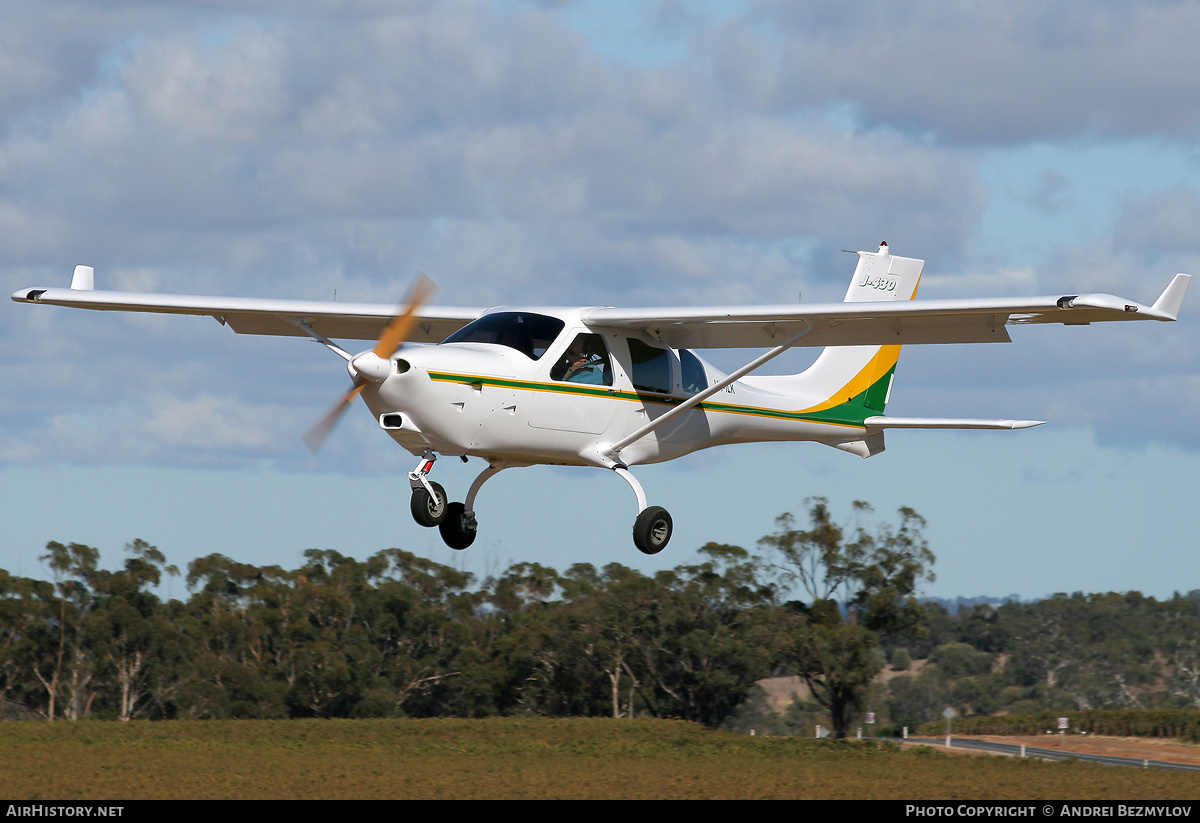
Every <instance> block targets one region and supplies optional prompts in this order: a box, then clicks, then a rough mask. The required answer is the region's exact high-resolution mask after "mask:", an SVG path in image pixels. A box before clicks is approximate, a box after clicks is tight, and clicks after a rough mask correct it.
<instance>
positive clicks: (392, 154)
mask: <svg viewBox="0 0 1200 823" xmlns="http://www.w3.org/2000/svg"><path fill="white" fill-rule="evenodd" d="M1082 8H1083V7H1082V6H1081V5H1079V4H1076V3H1067V2H1057V3H1053V4H1051V5H1050V6H1046V7H1044V8H1042V7H1032V6H1022V5H1018V6H1011V4H1008V5H1004V6H1000V5H999V4H987V3H985V4H976V5H973V6H964V7H961V8H958V9H954V10H949V11H947V10H945V9H944V8H942V7H939V6H936V5H935V4H926V3H923V2H919V3H917V4H915V5H914V4H906V5H905V6H903V7H901V6H896V5H895V4H888V3H878V4H876V3H868V4H857V5H855V6H844V5H843V6H831V5H829V4H817V3H767V2H764V3H748V4H747V5H746V7H745V9H744V10H743V11H741V12H738V13H735V14H732V15H729V16H727V17H725V18H724V19H723V20H719V21H718V20H716V19H715V18H710V17H707V16H704V15H697V14H693V13H687V14H684V13H682V12H680V11H679V10H678V9H675V8H673V7H672V6H671V4H662V5H660V6H659V7H657V8H656V9H655V10H653V13H648V14H647V16H646V17H645V18H644V19H643V24H644V25H648V26H651V27H653V30H654V36H656V37H676V38H679V39H678V42H677V45H680V48H679V49H678V50H677V53H678V55H679V57H678V58H677V59H671V60H665V61H660V62H658V63H656V64H651V65H642V64H638V63H637V62H636V61H626V60H622V59H620V58H619V57H613V56H612V55H611V54H605V55H602V54H601V53H599V51H597V49H596V48H595V47H594V46H593V44H592V43H591V42H590V41H589V39H588V37H587V36H586V34H585V33H583V32H581V31H579V30H577V29H576V28H575V27H573V26H572V25H571V24H570V22H569V19H568V15H567V14H565V13H564V11H563V9H564V7H563V6H561V5H560V4H555V3H512V4H505V3H493V2H483V0H478V1H477V2H456V3H453V4H446V3H427V2H409V3H394V2H388V3H382V2H380V3H360V4H351V5H346V4H343V3H336V2H331V3H319V2H313V3H307V4H294V3H282V2H273V1H272V0H259V2H248V3H240V4H228V3H224V2H217V1H216V0H214V2H200V1H199V0H197V1H196V2H191V3H187V4H174V5H170V6H164V5H162V4H159V3H154V2H149V0H147V1H146V2H136V1H135V0H130V1H129V2H125V3H111V4H103V7H100V6H96V4H84V3H70V2H62V3H55V4H45V3H39V4H33V3H25V2H20V0H19V1H18V2H16V3H13V4H8V5H6V6H5V10H4V11H3V12H0V22H3V23H4V24H5V27H0V28H2V30H3V34H0V74H4V76H5V77H10V76H11V77H20V78H23V82H24V83H25V84H27V85H26V86H25V87H23V88H18V87H20V86H21V84H20V83H12V84H7V85H6V86H5V88H4V89H3V90H0V125H2V128H0V235H2V236H4V237H5V242H4V243H3V244H0V277H3V279H4V282H5V283H7V284H8V285H9V287H10V289H9V290H10V291H12V290H15V289H16V288H19V287H22V286H28V285H43V284H44V285H65V284H66V282H68V278H69V276H70V269H71V267H72V266H73V265H74V264H76V263H86V264H91V265H94V266H96V268H97V283H98V286H99V287H101V288H121V289H131V290H160V291H169V292H170V291H174V292H196V293H224V294H241V295H249V296H259V295H271V296H280V297H299V298H311V299H330V298H332V297H333V296H334V293H335V292H336V294H337V296H338V299H342V300H369V301H379V302H392V301H395V300H398V299H399V298H400V296H401V295H402V294H403V293H404V291H405V287H406V285H407V283H408V282H409V280H410V279H411V278H412V276H413V275H414V273H415V272H416V271H417V270H425V271H427V272H429V273H430V274H431V275H432V276H433V277H434V279H435V280H436V281H437V282H438V284H439V286H440V288H441V290H440V293H439V295H438V300H439V301H443V302H447V303H452V304H468V305H472V304H474V305H496V304H538V303H562V304H572V303H586V304H593V305H600V304H607V305H680V304H705V303H761V302H792V301H794V300H795V299H796V295H797V293H798V292H800V291H803V292H804V295H805V299H806V300H810V301H811V300H817V299H824V300H836V299H839V297H840V294H841V292H842V290H843V289H844V283H845V280H846V279H847V277H848V275H849V271H850V266H851V264H852V262H853V259H852V258H849V257H848V256H846V255H841V254H839V253H838V250H839V249H842V248H852V249H853V248H864V247H866V248H871V247H873V246H874V244H876V243H878V241H879V240H881V239H887V240H889V241H890V242H891V243H892V244H893V248H894V250H895V251H896V252H897V253H900V254H906V255H912V256H919V257H925V258H927V259H929V260H930V265H929V269H930V277H929V281H928V285H929V286H931V287H933V288H934V290H937V289H943V290H945V291H946V292H947V293H955V294H959V295H961V294H963V293H964V290H965V291H966V292H969V293H972V294H980V293H984V292H986V291H990V290H992V289H993V287H994V288H995V290H998V291H1002V292H1004V293H1012V292H1028V291H1031V290H1035V289H1034V287H1038V288H1037V289H1036V290H1051V289H1055V288H1058V287H1059V286H1060V284H1061V285H1063V287H1071V286H1077V285H1086V286H1088V287H1089V288H1100V287H1103V288H1105V289H1106V290H1113V291H1116V292H1117V293H1122V292H1123V291H1128V286H1129V285H1130V283H1140V281H1139V280H1138V278H1139V277H1141V276H1142V275H1143V274H1144V273H1145V271H1146V270H1147V268H1148V262H1149V259H1148V257H1147V255H1149V254H1151V251H1150V250H1152V249H1158V250H1159V252H1157V253H1158V254H1159V255H1160V258H1158V259H1155V260H1154V261H1152V262H1153V263H1154V266H1153V267H1151V268H1152V270H1153V272H1154V277H1153V278H1152V281H1153V285H1148V287H1147V288H1148V289H1157V288H1161V286H1160V285H1159V280H1160V279H1161V278H1160V277H1159V271H1158V269H1159V267H1160V265H1162V264H1164V260H1166V259H1167V258H1169V259H1170V261H1171V262H1172V263H1174V262H1178V263H1179V265H1180V266H1184V265H1187V264H1188V263H1189V260H1194V256H1195V253H1196V249H1195V246H1194V243H1192V244H1191V245H1189V243H1190V242H1191V241H1181V240H1180V239H1179V237H1180V236H1182V234H1183V233H1184V232H1185V231H1186V230H1187V227H1188V226H1190V225H1195V223H1196V220H1195V219H1194V218H1195V217H1196V216H1197V214H1196V212H1197V209H1198V208H1200V207H1198V206H1197V198H1196V193H1195V192H1196V189H1195V188H1194V187H1191V186H1189V185H1187V184H1180V185H1179V186H1176V187H1174V188H1167V189H1164V190H1161V191H1148V192H1140V193H1129V194H1128V195H1127V196H1126V198H1125V199H1124V200H1123V201H1122V206H1121V213H1120V215H1119V216H1118V218H1117V223H1116V225H1115V227H1114V230H1113V231H1112V232H1111V233H1109V234H1108V235H1105V236H1100V237H1096V238H1095V239H1094V242H1092V243H1091V244H1089V245H1086V246H1072V247H1070V248H1067V247H1061V246H1060V247H1058V248H1057V249H1056V252H1055V256H1054V257H1053V259H1049V260H1042V261H1039V263H1038V264H1037V265H1027V266H1026V265H1023V266H1011V265H1006V264H997V263H995V262H994V261H989V260H979V259H976V258H975V257H973V254H974V252H973V249H974V243H975V241H976V240H977V239H978V233H979V231H980V222H981V219H982V216H983V215H984V214H985V212H986V210H987V208H988V206H989V198H990V192H989V191H988V188H987V186H986V185H985V183H984V181H983V176H982V174H981V172H980V162H981V157H982V156H983V152H984V151H986V147H987V146H990V145H996V144H1005V143H1012V142H1014V141H1021V140H1033V139H1039V140H1053V139H1056V138H1057V137H1059V136H1063V135H1079V134H1090V133H1094V132H1098V131H1099V132H1104V133H1107V134H1112V135H1116V136H1120V135H1122V134H1142V133H1157V134H1161V135H1165V136H1166V138H1167V139H1171V138H1172V137H1174V136H1177V135H1180V134H1186V133H1189V132H1188V130H1189V129H1194V126H1195V122H1194V118H1195V117H1196V116H1197V115H1196V113H1195V112H1194V111H1192V110H1191V109H1189V108H1188V107H1186V106H1177V105H1167V104H1166V103H1165V102H1164V101H1167V100H1172V99H1174V100H1178V99H1188V97H1187V95H1189V94H1191V95H1192V96H1194V91H1193V90H1192V86H1193V85H1194V84H1195V83H1197V82H1200V80H1197V77H1200V72H1196V71H1194V68H1195V67H1194V65H1193V66H1191V69H1193V70H1190V71H1184V69H1185V68H1187V65H1185V64H1189V63H1194V61H1195V58H1194V57H1193V56H1192V50H1191V48H1190V44H1189V48H1188V50H1187V51H1186V52H1184V51H1182V40H1181V38H1183V36H1184V35H1183V34H1182V33H1181V32H1182V31H1183V30H1184V29H1186V28H1187V27H1188V26H1189V25H1191V19H1192V16H1194V15H1195V14H1196V12H1195V10H1194V9H1193V8H1192V7H1191V6H1188V5H1181V4H1171V3H1163V4H1157V5H1147V4H1141V5H1136V6H1131V7H1129V8H1126V7H1125V6H1118V5H1115V4H1112V5H1100V6H1096V5H1089V6H1088V7H1087V10H1088V11H1087V15H1084V14H1083V13H1082V12H1079V14H1078V15H1076V14H1074V12H1076V11H1079V10H1080V9H1082ZM1089 15H1090V16H1091V17H1093V18H1094V19H1091V20H1089V21H1084V22H1081V21H1079V20H1077V19H1075V18H1076V17H1081V16H1089ZM1118 31H1119V32H1121V34H1122V35H1123V36H1122V37H1116V36H1115V35H1114V32H1118ZM64 32H70V34H69V36H68V35H67V34H64ZM1150 43H1156V44H1157V46H1156V52H1155V54H1154V55H1153V57H1154V59H1153V60H1152V59H1151V57H1152V55H1150V51H1149V48H1150V47H1149V45H1148V44H1150ZM6 45H7V46H11V48H6ZM5 61H7V62H5ZM6 67H8V68H10V69H11V71H12V74H11V75H9V74H7V73H5V68H6ZM1152 80H1153V81H1154V83H1155V84H1157V85H1155V86H1154V88H1151V87H1150V86H1151V81H1152ZM1074 195H1075V191H1074V189H1073V188H1072V187H1071V185H1070V182H1069V180H1068V179H1067V178H1066V177H1065V176H1064V175H1062V174H1060V173H1059V172H1058V171H1056V170H1054V169H1046V170H1045V172H1044V173H1043V174H1042V176H1041V177H1040V178H1039V180H1038V182H1037V184H1036V185H1035V186H1034V187H1032V188H1030V189H1029V190H1028V191H1027V192H1026V194H1025V199H1024V202H1025V203H1026V204H1027V205H1031V207H1033V208H1035V209H1040V213H1043V214H1050V213H1061V212H1065V211H1069V210H1070V209H1071V208H1072V207H1073V206H1074V204H1075V197H1074ZM1187 237H1193V234H1192V233H1190V232H1188V233H1187ZM1164 249H1165V251H1163V250H1164ZM1189 255H1191V256H1192V257H1191V258H1189ZM1179 270H1183V269H1182V268H1181V269H1179ZM1146 282H1147V283H1150V281H1149V280H1148V281H1146ZM1154 293H1157V291H1154ZM1128 296H1131V297H1134V298H1138V299H1141V298H1142V297H1143V295H1141V294H1130V295H1128ZM1145 296H1151V295H1145ZM6 305H7V308H2V309H0V311H3V312H5V314H4V315H3V317H4V322H3V323H0V354H3V355H4V364H5V365H3V366H0V380H2V381H3V385H4V387H5V391H4V392H3V393H0V426H2V427H3V428H2V430H0V454H2V455H3V456H4V459H7V460H10V461H36V460H38V459H74V460H80V461H95V462H104V461H106V460H115V461H120V460H145V461H151V462H153V461H161V462H167V463H169V462H183V463H192V464H196V463H204V462H206V461H211V460H231V461H237V460H259V459H270V460H275V461H278V462H279V463H281V464H287V465H291V466H302V465H306V464H305V463H304V462H303V461H304V460H305V459H307V458H305V457H304V456H298V455H297V453H296V451H295V447H296V441H295V439H294V436H298V434H299V432H300V431H302V430H303V429H304V428H305V427H306V426H307V425H308V423H310V422H311V421H312V420H314V419H315V418H316V417H317V415H319V414H320V413H321V412H322V411H323V410H324V408H325V406H326V404H327V403H329V402H332V399H333V398H334V397H335V396H336V393H337V392H338V391H339V390H342V389H344V386H345V382H346V377H345V372H344V367H343V365H342V363H341V361H340V360H338V359H337V358H336V357H332V356H331V355H329V354H328V352H325V351H324V350H322V349H321V348H320V347H317V346H315V345H308V344H306V343H305V342H303V341H297V340H266V339H261V338H243V337H235V336H234V335H232V334H230V333H229V331H228V330H227V329H221V328H219V327H217V326H216V324H214V323H212V322H211V321H208V320H204V321H200V320H194V319H185V318H144V317H143V318H130V317H116V316H113V315H90V314H87V313H82V312H67V311H58V312H56V311H54V310H50V309H37V308H36V307H28V306H14V305H12V304H6ZM1070 345H1072V344H1070V343H1060V342H1053V341H1048V342H1047V343H1046V349H1039V350H1037V351H1038V352H1040V356H1043V357H1047V356H1048V357H1050V358H1051V359H1053V358H1054V357H1057V356H1060V355H1061V356H1065V355H1066V354H1068V353H1069V347H1070ZM1057 346H1062V347H1064V348H1061V349H1058V348H1055V347H1057ZM1047 350H1048V351H1049V354H1047V353H1046V351H1047ZM1129 351H1130V352H1132V353H1131V354H1128V355H1124V354H1122V355H1119V356H1120V357H1126V356H1128V357H1135V358H1139V359H1140V362H1142V363H1146V362H1153V361H1154V360H1155V358H1156V357H1157V358H1158V359H1159V360H1162V357H1161V354H1162V352H1161V351H1160V350H1158V349H1153V350H1151V351H1141V350H1140V349H1139V348H1138V347H1137V346H1133V347H1130V348H1129ZM1031 356H1033V355H1031ZM924 362H926V361H923V360H921V359H917V360H916V361H915V363H914V366H913V367H912V368H911V370H910V371H909V372H908V374H909V375H910V376H911V378H912V383H911V384H912V385H913V386H916V387H920V386H922V385H925V382H924V381H925V380H926V378H928V383H929V385H930V386H932V385H933V384H934V383H935V381H936V380H937V379H943V378H944V372H942V373H939V372H938V369H937V368H936V367H933V366H926V365H922V363H924ZM1118 362H1124V361H1118ZM1015 363H1016V365H1015V366H1010V367H1005V366H1002V365H1001V364H1000V361H997V364H996V366H995V367H994V368H993V369H991V370H990V372H989V378H990V379H991V380H992V381H993V382H995V381H997V380H999V381H1001V382H1005V381H1007V383H1006V385H1010V386H1011V385H1017V384H1019V383H1020V381H1021V380H1022V377H1021V375H1020V374H1019V373H1018V372H1017V371H1014V370H1019V369H1020V366H1021V363H1022V360H1021V359H1020V358H1018V359H1017V360H1016V361H1015ZM1106 365H1110V366H1111V365H1112V364H1111V363H1108V364H1106ZM1039 374H1043V378H1042V379H1050V378H1048V377H1045V375H1044V373H1041V372H1039ZM1014 375H1015V376H1014ZM1080 379H1083V378H1080ZM1088 379H1092V377H1089V378H1088ZM1152 388H1154V386H1149V388H1148V389H1147V390H1150V389H1152ZM1061 389H1062V386H1061V385H1059V386H1058V387H1057V389H1056V390H1061ZM930 390H931V391H932V389H930ZM920 391H923V389H920V390H918V391H917V392H916V394H915V395H914V396H915V397H918V398H919V397H920V396H921V395H920ZM1048 396H1049V395H1048ZM1121 408H1123V407H1121ZM945 411H946V410H945V409H942V408H939V407H938V406H936V405H931V406H927V407H925V408H922V409H919V410H918V409H910V413H914V414H923V415H928V414H939V413H944V412H945ZM983 413H984V414H985V415H988V416H990V415H991V412H983ZM1035 413H1036V410H1035ZM1127 413H1130V414H1131V413H1132V411H1130V410H1129V409H1124V410H1123V411H1114V412H1113V416H1112V418H1111V419H1112V420H1114V421H1115V420H1117V419H1119V418H1120V419H1123V418H1122V417H1121V416H1122V415H1125V414H1127ZM1197 416H1200V412H1197ZM370 422H371V421H370V420H369V419H368V418H366V417H365V416H364V419H363V421H361V425H362V426H363V431H362V432H361V433H362V434H363V436H364V438H366V440H367V442H368V443H372V444H373V443H375V442H377V441H376V440H372V439H371V437H372V435H373V436H374V437H376V438H377V437H378V432H374V433H371V432H369V431H367V429H369V427H370ZM349 425H350V426H353V425H355V424H353V423H351V424H349ZM1114 425H1115V424H1114ZM1197 428H1200V427H1197ZM330 448H331V449H333V450H335V451H336V450H337V449H339V448H347V449H350V448H352V447H348V446H345V445H344V444H343V445H338V444H337V443H331V444H330ZM239 455H241V456H239ZM341 456H343V457H347V458H348V459H349V460H350V461H351V463H352V464H353V465H356V466H358V467H359V469H360V470H376V469H379V470H382V469H381V468H380V467H381V466H382V465H383V463H382V462H381V461H383V460H384V458H381V457H379V456H378V450H377V449H373V448H368V447H363V449H362V450H361V451H347V452H345V453H344V454H342V455H341ZM389 465H390V464H389Z"/></svg>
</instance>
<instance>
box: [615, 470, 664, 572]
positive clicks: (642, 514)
mask: <svg viewBox="0 0 1200 823" xmlns="http://www.w3.org/2000/svg"><path fill="white" fill-rule="evenodd" d="M613 471H615V472H616V473H617V474H619V475H621V477H623V478H625V482H626V483H628V484H629V485H630V487H631V488H632V489H633V493H634V494H636V495H637V504H638V516H637V520H635V521H633V545H635V546H637V548H638V551H640V552H641V553H642V554H658V553H659V552H660V551H662V550H663V549H665V548H666V547H667V543H668V542H670V540H671V530H672V524H671V515H669V514H668V513H667V510H666V509H664V508H663V507H662V506H647V505H646V492H645V491H644V490H643V489H642V484H641V483H639V482H638V480H637V478H636V477H634V476H633V474H632V472H630V471H629V469H628V468H626V467H625V466H614V467H613Z"/></svg>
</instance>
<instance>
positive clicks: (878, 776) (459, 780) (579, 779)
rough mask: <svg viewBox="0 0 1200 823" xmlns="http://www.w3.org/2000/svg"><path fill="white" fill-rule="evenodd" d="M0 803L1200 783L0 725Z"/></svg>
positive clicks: (645, 738)
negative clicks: (3, 801) (13, 801)
mask: <svg viewBox="0 0 1200 823" xmlns="http://www.w3.org/2000/svg"><path fill="white" fill-rule="evenodd" d="M0 797H3V798H5V799H6V800H134V799H199V798H227V799H272V798H284V799H309V798H311V799H350V798H361V799H366V798H397V799H400V798H444V799H457V798H464V799H465V798H643V799H651V798H808V799H862V798H888V799H900V800H908V799H913V800H916V799H987V800H1005V799H1028V800H1040V799H1048V800H1061V799H1127V800H1136V799H1149V800H1153V799H1158V800H1163V799H1195V798H1200V774H1186V773H1184V774H1180V773H1168V772H1159V771H1153V770H1150V771H1143V770H1137V769H1124V768H1113V767H1105V766H1097V765H1092V764H1087V763H1042V762H1039V761H1034V760H1016V759H1011V758H1003V757H971V756H954V755H948V754H943V753H940V752H936V751H934V750H931V749H910V750H907V751H901V750H899V749H897V748H895V747H894V746H891V745H886V746H878V745H875V744H873V743H856V742H850V741H842V742H834V741H812V740H797V739H786V738H762V737H759V738H752V737H743V736H741V735H735V734H728V733H724V732H715V731H711V730H708V729H704V728H701V727H698V726H694V725H690V724H687V723H682V722H675V721H657V720H637V721H628V720H585V719H578V720H575V719H572V720H545V719H529V720H525V719H521V720H516V719H490V720H331V721H326V720H282V721H266V720H259V721H206V722H188V721H170V722H161V723H149V722H134V723H126V724H122V723H113V722H83V723H65V722H60V723H53V724H51V723H0Z"/></svg>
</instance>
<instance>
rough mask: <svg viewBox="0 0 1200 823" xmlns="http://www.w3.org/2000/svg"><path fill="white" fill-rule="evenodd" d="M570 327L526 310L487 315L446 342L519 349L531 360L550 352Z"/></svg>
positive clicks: (554, 319) (445, 341) (555, 319)
mask: <svg viewBox="0 0 1200 823" xmlns="http://www.w3.org/2000/svg"><path fill="white" fill-rule="evenodd" d="M565 325H566V324H565V323H563V321H561V320H559V319H558V318H557V317H547V316H546V315H544V314H534V313H532V312H524V311H500V312H496V313H495V314H485V315H484V316H483V317H481V318H479V319H478V320H476V321H474V322H472V323H468V324H467V325H465V326H463V327H462V328H461V329H459V330H458V331H456V332H455V333H454V334H452V335H450V336H449V337H447V338H446V339H445V340H443V341H442V342H443V343H495V344H497V345H499V346H508V347H509V348H510V349H516V350H517V351H519V352H520V353H521V354H523V355H525V356H526V357H528V358H529V359H530V360H537V359H539V358H540V357H541V356H542V355H543V354H545V353H546V349H548V348H550V344H551V343H553V342H554V339H555V338H556V337H558V335H559V334H560V333H561V332H562V330H563V326H565Z"/></svg>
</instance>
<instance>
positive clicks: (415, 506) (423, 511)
mask: <svg viewBox="0 0 1200 823" xmlns="http://www.w3.org/2000/svg"><path fill="white" fill-rule="evenodd" d="M409 509H410V510H411V511H412V516H413V520H416V521H417V523H418V525H421V526H425V527H426V528H433V527H434V526H440V525H441V524H442V523H443V522H445V520H446V513H447V503H446V490H445V489H443V488H442V486H441V484H440V483H434V482H433V481H432V480H431V481H429V488H426V487H425V486H420V487H418V488H415V489H413V490H412V497H411V498H410V499H409Z"/></svg>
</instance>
